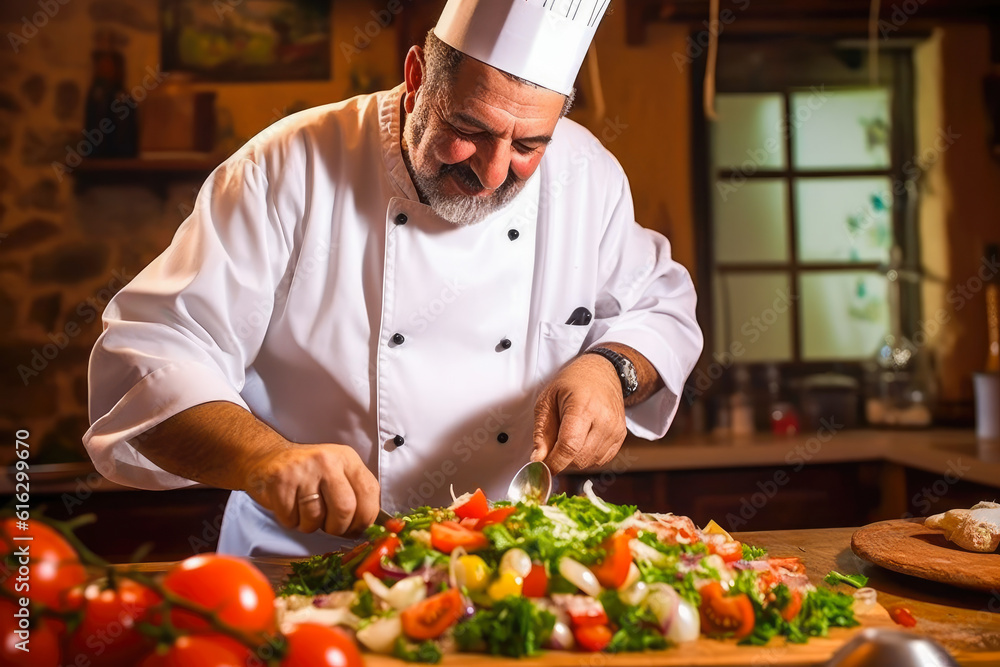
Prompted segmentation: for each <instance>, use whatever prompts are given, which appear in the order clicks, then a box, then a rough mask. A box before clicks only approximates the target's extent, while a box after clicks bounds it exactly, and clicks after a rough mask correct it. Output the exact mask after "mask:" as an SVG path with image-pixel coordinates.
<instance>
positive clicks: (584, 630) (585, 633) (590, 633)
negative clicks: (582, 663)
mask: <svg viewBox="0 0 1000 667" xmlns="http://www.w3.org/2000/svg"><path fill="white" fill-rule="evenodd" d="M613 636H614V633H613V632H611V628H609V627H608V626H607V625H585V626H583V627H579V628H573V637H574V638H575V639H576V643H577V644H578V645H579V646H580V648H582V649H583V650H584V651H593V652H597V651H603V650H604V649H605V648H607V646H608V644H610V643H611V638H612V637H613Z"/></svg>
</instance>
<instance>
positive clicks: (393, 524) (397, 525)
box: [385, 517, 406, 533]
mask: <svg viewBox="0 0 1000 667" xmlns="http://www.w3.org/2000/svg"><path fill="white" fill-rule="evenodd" d="M404 528H406V522H405V521H403V520H402V519H397V518H396V517H393V518H391V519H386V521H385V529H386V530H388V531H389V532H390V533H401V532H403V529H404Z"/></svg>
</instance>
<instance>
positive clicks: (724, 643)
mask: <svg viewBox="0 0 1000 667" xmlns="http://www.w3.org/2000/svg"><path fill="white" fill-rule="evenodd" d="M858 621H860V622H861V626H859V627H857V628H833V629H832V630H830V635H829V636H828V637H813V638H811V639H810V640H809V642H808V643H805V644H788V643H787V642H785V641H784V640H781V639H772V640H771V643H770V644H768V645H767V646H737V644H736V640H733V639H730V640H718V639H707V638H705V637H702V638H700V639H698V640H697V641H693V642H689V643H687V644H682V645H680V646H677V647H674V648H669V649H666V650H663V651H649V652H647V653H622V654H618V655H609V654H605V653H576V652H572V651H546V652H545V653H544V654H543V655H541V656H539V657H537V658H520V659H516V658H502V657H494V656H489V655H479V654H474V653H458V654H452V655H446V656H445V658H444V660H443V661H442V662H441V664H442V665H445V666H449V665H451V666H458V665H462V666H463V667H464V666H468V667H542V666H543V665H544V666H546V667H549V666H554V667H603V666H605V665H606V666H607V667H686V666H688V665H691V666H692V667H746V666H747V665H782V666H790V665H825V664H826V662H827V661H828V660H829V659H830V658H831V657H832V656H833V654H834V653H835V652H836V651H837V649H839V648H840V647H841V646H843V645H844V643H845V642H847V641H848V640H849V639H850V638H851V637H853V636H854V635H856V634H857V633H858V632H861V631H862V630H864V629H865V628H873V627H875V628H893V629H897V630H898V629H900V628H899V626H898V625H896V624H895V623H893V622H892V620H891V619H890V618H889V614H888V613H887V612H886V610H885V609H883V608H882V607H881V606H878V607H876V608H875V609H874V610H872V611H871V612H869V613H867V614H865V615H863V616H862V615H859V616H858ZM365 665H366V666H367V667H413V665H412V663H406V662H402V661H400V660H396V659H394V658H387V657H385V656H380V655H372V654H370V653H366V654H365Z"/></svg>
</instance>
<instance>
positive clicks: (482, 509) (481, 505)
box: [455, 489, 490, 519]
mask: <svg viewBox="0 0 1000 667" xmlns="http://www.w3.org/2000/svg"><path fill="white" fill-rule="evenodd" d="M489 512H490V504H489V503H488V502H487V501H486V494H485V493H483V490H482V489H476V492H475V493H473V494H472V497H471V498H469V499H468V500H466V501H465V503H464V504H462V505H459V506H458V507H456V508H455V514H456V515H458V518H459V519H482V518H483V517H484V516H486V515H487V514H489Z"/></svg>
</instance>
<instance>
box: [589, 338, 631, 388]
mask: <svg viewBox="0 0 1000 667" xmlns="http://www.w3.org/2000/svg"><path fill="white" fill-rule="evenodd" d="M587 354H599V355H601V356H602V357H604V358H605V359H607V360H608V361H610V362H611V363H612V364H614V367H615V372H616V373H618V379H619V380H621V381H622V398H628V397H629V396H631V395H632V394H634V393H635V391H636V389H638V388H639V378H638V376H637V375H636V374H635V366H634V365H633V364H632V362H631V361H629V360H628V359H627V358H626V357H624V356H622V355H620V354H618V353H617V352H615V351H614V350H609V349H608V348H606V347H593V348H591V349H589V350H587Z"/></svg>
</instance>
